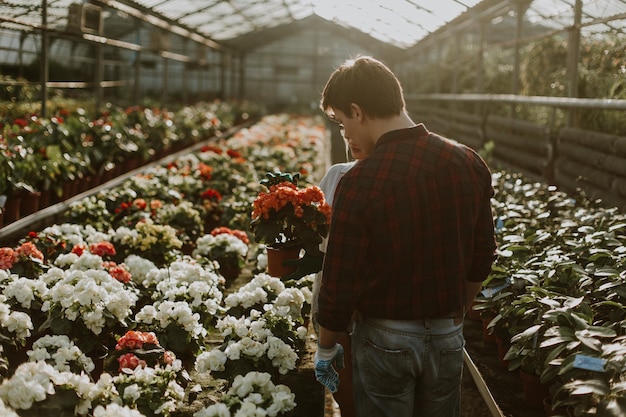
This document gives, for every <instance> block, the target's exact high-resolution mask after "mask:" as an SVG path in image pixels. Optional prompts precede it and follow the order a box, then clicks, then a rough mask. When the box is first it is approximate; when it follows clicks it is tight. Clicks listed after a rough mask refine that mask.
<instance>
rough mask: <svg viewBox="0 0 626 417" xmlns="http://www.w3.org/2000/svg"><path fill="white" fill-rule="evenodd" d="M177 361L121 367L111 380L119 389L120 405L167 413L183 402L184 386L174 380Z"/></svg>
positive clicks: (156, 413) (143, 412)
mask: <svg viewBox="0 0 626 417" xmlns="http://www.w3.org/2000/svg"><path fill="white" fill-rule="evenodd" d="M179 370H180V361H178V362H177V364H172V365H166V366H159V365H157V366H156V367H154V368H153V367H149V366H137V367H136V368H134V369H132V370H131V369H129V368H124V370H123V372H120V374H118V375H116V376H113V378H112V380H111V383H112V384H113V385H114V386H115V390H116V391H117V392H118V393H119V398H120V399H121V402H122V405H124V406H126V407H129V408H132V409H136V410H138V411H139V412H141V413H142V414H144V415H149V416H151V415H162V416H165V417H167V416H169V415H171V414H172V412H174V411H175V410H176V409H177V408H179V407H180V406H181V405H182V401H183V398H184V396H185V389H184V388H183V387H182V386H181V385H180V384H179V383H178V382H177V380H176V378H177V375H178V372H179Z"/></svg>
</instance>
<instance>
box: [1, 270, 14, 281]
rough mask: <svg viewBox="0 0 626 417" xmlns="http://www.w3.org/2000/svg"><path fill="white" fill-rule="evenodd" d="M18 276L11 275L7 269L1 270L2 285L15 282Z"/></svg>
mask: <svg viewBox="0 0 626 417" xmlns="http://www.w3.org/2000/svg"><path fill="white" fill-rule="evenodd" d="M14 276H16V275H15V274H11V272H9V271H7V270H5V269H0V284H2V283H4V282H5V281H11V280H13V277H14Z"/></svg>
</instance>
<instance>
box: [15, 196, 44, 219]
mask: <svg viewBox="0 0 626 417" xmlns="http://www.w3.org/2000/svg"><path fill="white" fill-rule="evenodd" d="M40 196H41V193H40V192H39V191H33V192H24V193H22V194H21V201H20V216H21V217H25V216H28V215H29V214H33V213H35V212H36V211H37V210H39V197H40Z"/></svg>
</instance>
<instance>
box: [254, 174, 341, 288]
mask: <svg viewBox="0 0 626 417" xmlns="http://www.w3.org/2000/svg"><path fill="white" fill-rule="evenodd" d="M266 177H267V178H265V179H263V180H262V181H261V184H262V185H264V186H265V187H266V188H267V189H268V191H267V192H265V191H262V192H261V193H259V195H258V197H257V198H256V199H255V200H254V203H253V211H252V220H251V222H250V228H251V230H252V232H253V237H254V240H255V241H256V242H257V243H263V244H265V245H266V247H267V251H268V273H269V274H270V275H273V276H278V277H286V276H287V275H288V274H290V273H292V274H291V276H292V277H293V273H296V274H298V275H301V276H304V275H308V274H311V273H315V272H317V271H319V270H320V269H321V261H322V252H321V251H320V250H319V245H320V243H322V239H323V238H324V237H326V235H327V234H328V228H329V224H330V206H329V205H328V203H326V200H325V198H324V193H323V192H322V190H321V189H320V188H319V187H317V186H314V185H309V186H307V187H305V188H299V187H298V185H297V183H298V179H299V175H298V174H295V175H292V174H285V173H267V174H266ZM300 250H304V255H303V256H302V258H300V259H299V260H298V257H299V256H298V255H299V253H300ZM285 252H287V256H285V257H283V256H281V255H285ZM276 258H278V260H276ZM285 259H296V260H297V263H296V266H293V264H292V266H291V268H287V269H285V268H284V267H285V266H287V265H288V264H285V262H284V260H285Z"/></svg>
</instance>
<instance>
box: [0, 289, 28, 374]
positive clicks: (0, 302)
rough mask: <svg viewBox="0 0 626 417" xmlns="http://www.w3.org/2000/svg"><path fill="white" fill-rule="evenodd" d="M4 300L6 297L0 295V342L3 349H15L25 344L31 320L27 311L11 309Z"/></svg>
mask: <svg viewBox="0 0 626 417" xmlns="http://www.w3.org/2000/svg"><path fill="white" fill-rule="evenodd" d="M5 301H6V297H5V296H4V295H0V344H2V346H3V347H4V348H5V349H10V350H11V351H17V350H19V349H20V348H21V347H23V346H25V345H26V340H27V339H28V338H29V337H30V335H31V331H32V330H33V322H32V320H31V318H30V316H29V315H28V314H27V313H24V312H21V311H13V310H12V309H11V306H10V305H9V304H7V303H6V302H5ZM16 366H17V365H16Z"/></svg>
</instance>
